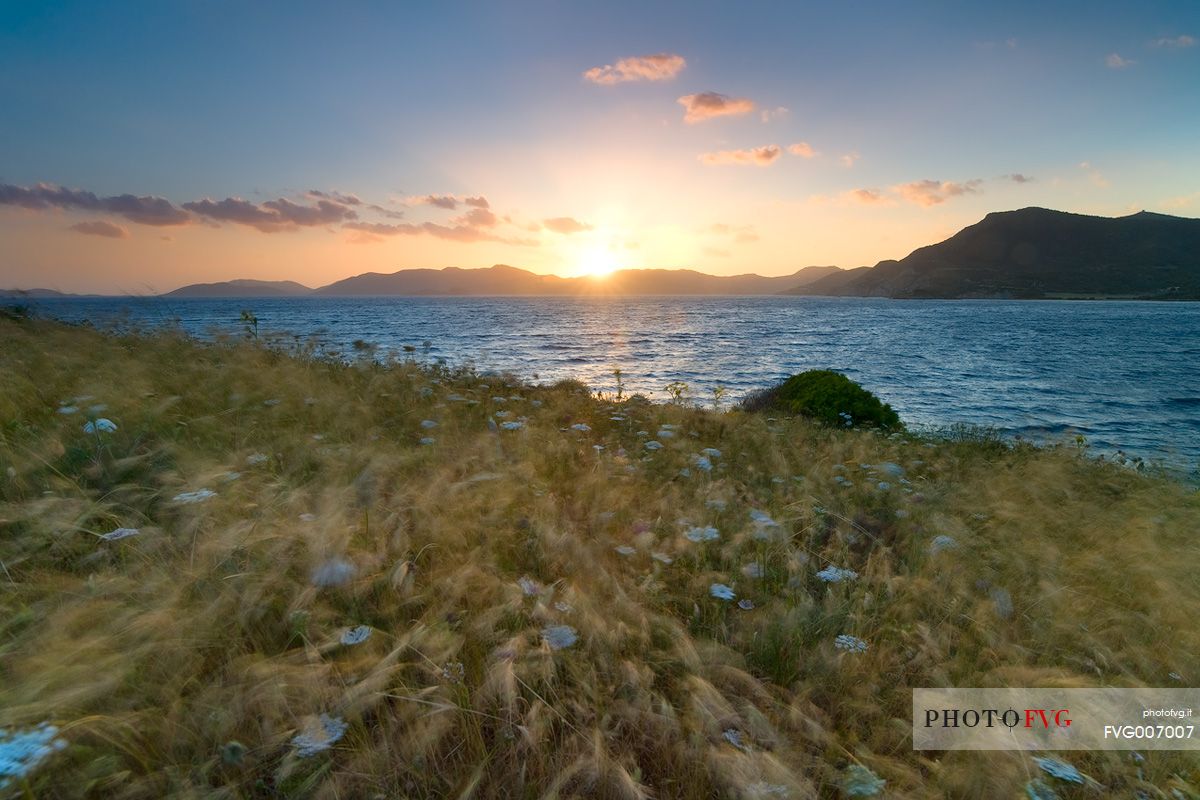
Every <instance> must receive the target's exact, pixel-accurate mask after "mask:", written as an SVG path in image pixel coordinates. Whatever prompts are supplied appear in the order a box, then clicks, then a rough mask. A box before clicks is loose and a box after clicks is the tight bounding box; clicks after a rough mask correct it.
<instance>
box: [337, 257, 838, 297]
mask: <svg viewBox="0 0 1200 800" xmlns="http://www.w3.org/2000/svg"><path fill="white" fill-rule="evenodd" d="M838 271H839V270H838V268H837V267H807V268H805V269H802V270H799V271H797V272H795V273H793V274H791V275H787V276H781V277H774V278H768V277H763V276H762V275H753V274H748V275H729V276H724V275H706V274H704V273H702V272H696V271H694V270H690V269H669V270H668V269H626V270H619V271H617V272H613V273H612V274H611V275H608V276H607V277H605V278H604V279H603V280H597V279H595V278H590V277H579V278H560V277H558V276H556V275H537V274H535V273H532V272H528V271H526V270H523V269H517V268H516V267H510V266H507V265H505V264H497V265H496V266H494V267H490V268H488V269H459V268H457V267H449V268H446V269H406V270H400V271H399V272H393V273H390V274H387V275H384V274H380V273H378V272H368V273H366V274H364V275H356V276H354V277H353V278H346V279H345V280H341V281H338V282H337V283H332V284H330V285H329V286H325V287H322V288H320V289H317V290H316V291H315V292H314V294H317V295H321V296H341V297H345V296H363V295H369V296H377V295H578V294H613V295H629V294H659V295H672V294H678V295H723V294H724V295H728V294H779V293H780V292H782V291H784V290H785V289H788V288H791V287H793V286H796V285H800V286H805V285H808V284H809V283H811V282H813V281H815V280H818V279H820V278H824V277H826V276H828V275H830V274H832V273H835V272H838Z"/></svg>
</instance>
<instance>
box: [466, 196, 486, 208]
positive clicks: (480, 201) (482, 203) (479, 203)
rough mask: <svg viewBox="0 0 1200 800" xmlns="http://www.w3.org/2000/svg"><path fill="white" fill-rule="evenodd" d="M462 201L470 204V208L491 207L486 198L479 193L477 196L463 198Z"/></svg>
mask: <svg viewBox="0 0 1200 800" xmlns="http://www.w3.org/2000/svg"><path fill="white" fill-rule="evenodd" d="M463 202H464V203H466V204H467V205H469V206H471V208H491V207H492V206H491V204H490V203H488V201H487V198H486V197H484V196H482V195H480V196H479V197H468V198H466V199H464V200H463Z"/></svg>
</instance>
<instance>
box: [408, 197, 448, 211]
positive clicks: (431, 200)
mask: <svg viewBox="0 0 1200 800" xmlns="http://www.w3.org/2000/svg"><path fill="white" fill-rule="evenodd" d="M416 200H417V202H418V203H424V204H426V205H430V206H437V207H438V208H445V209H447V210H449V211H454V210H455V209H457V208H458V198H457V197H454V196H453V195H449V194H444V195H438V194H427V195H425V196H424V197H418V198H416Z"/></svg>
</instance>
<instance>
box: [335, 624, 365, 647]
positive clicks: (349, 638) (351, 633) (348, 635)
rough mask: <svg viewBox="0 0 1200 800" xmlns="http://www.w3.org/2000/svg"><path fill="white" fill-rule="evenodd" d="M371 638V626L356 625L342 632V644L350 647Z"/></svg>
mask: <svg viewBox="0 0 1200 800" xmlns="http://www.w3.org/2000/svg"><path fill="white" fill-rule="evenodd" d="M369 638H371V626H369V625H356V626H354V627H353V628H347V629H346V630H344V631H342V638H341V642H342V644H344V645H346V646H350V645H353V644H361V643H362V642H365V641H366V640H367V639H369Z"/></svg>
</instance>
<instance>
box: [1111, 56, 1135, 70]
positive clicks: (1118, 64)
mask: <svg viewBox="0 0 1200 800" xmlns="http://www.w3.org/2000/svg"><path fill="white" fill-rule="evenodd" d="M1104 63H1105V64H1107V65H1108V66H1109V69H1125V68H1126V67H1132V66H1133V65H1134V64H1136V63H1137V62H1136V61H1134V60H1133V59H1132V58H1121V56H1120V55H1118V54H1117V53H1109V54H1108V57H1107V58H1105V59H1104Z"/></svg>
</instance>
